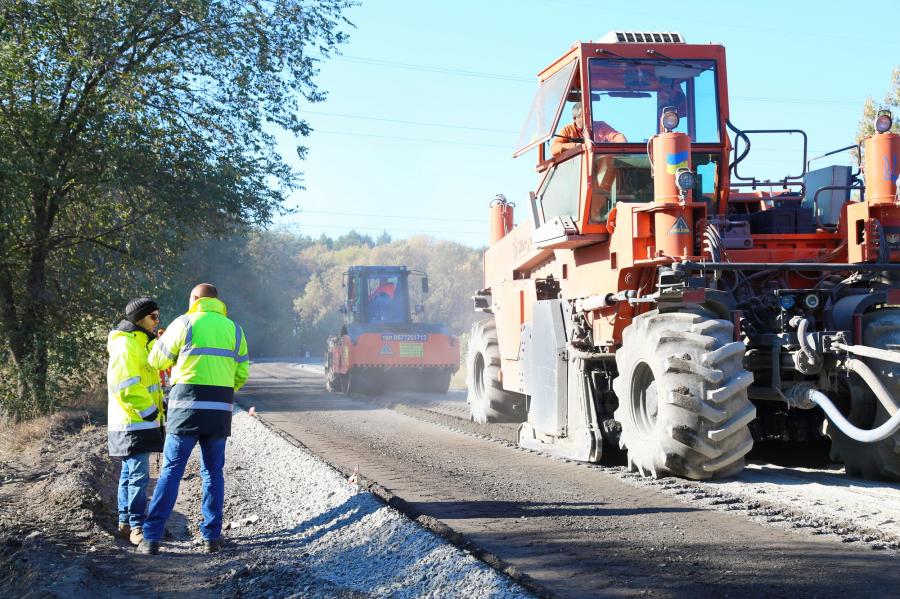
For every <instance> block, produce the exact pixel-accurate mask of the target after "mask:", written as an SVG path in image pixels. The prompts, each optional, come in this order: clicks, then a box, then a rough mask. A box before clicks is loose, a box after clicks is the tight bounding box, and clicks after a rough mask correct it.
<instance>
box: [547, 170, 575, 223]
mask: <svg viewBox="0 0 900 599" xmlns="http://www.w3.org/2000/svg"><path fill="white" fill-rule="evenodd" d="M580 175H581V156H577V157H573V158H571V159H569V160H566V161H565V162H561V163H559V164H558V165H556V166H555V167H554V168H553V169H552V170H551V171H550V172H549V173H548V174H547V177H546V178H545V179H544V182H543V184H542V185H541V188H540V189H539V190H538V199H539V200H540V205H541V210H542V212H543V214H544V222H546V221H548V220H550V219H551V218H553V217H554V216H571V217H572V218H573V219H574V220H576V221H577V220H579V217H578V192H579V191H580V183H581V181H580V179H581V177H580Z"/></svg>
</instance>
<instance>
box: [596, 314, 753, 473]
mask: <svg viewBox="0 0 900 599" xmlns="http://www.w3.org/2000/svg"><path fill="white" fill-rule="evenodd" d="M732 335H733V325H732V323H730V322H729V321H727V320H719V319H717V318H715V317H714V316H713V315H712V314H711V313H707V312H705V311H699V310H698V311H696V312H664V313H660V312H659V311H658V310H653V311H651V312H647V313H646V314H641V315H640V316H638V317H636V318H635V319H634V321H633V322H632V323H631V325H630V326H628V327H627V328H626V329H625V331H624V332H623V338H622V347H621V348H619V350H618V351H616V364H617V366H618V370H619V375H618V376H617V377H616V378H615V379H614V380H613V390H614V391H615V393H616V396H617V397H618V400H619V407H618V409H616V411H615V418H616V420H617V421H618V422H619V423H620V424H621V425H622V436H621V438H620V445H621V447H622V448H623V449H626V450H627V452H628V464H629V466H630V467H631V468H633V469H636V470H638V471H639V472H640V473H641V474H643V475H652V476H661V475H665V474H674V475H676V476H681V477H685V478H690V479H695V480H699V479H706V478H712V477H723V476H729V475H732V474H735V473H737V472H739V471H740V470H741V469H742V468H743V467H744V456H745V455H746V454H747V452H748V451H750V449H751V448H752V447H753V438H752V437H751V435H750V430H749V429H748V428H747V425H748V424H749V423H750V422H751V421H752V420H753V419H754V418H756V408H755V407H754V406H753V404H752V403H750V400H749V399H748V398H747V387H749V386H750V383H752V382H753V375H751V374H750V373H749V372H747V371H746V370H744V366H743V358H744V350H745V347H744V344H743V343H740V342H735V341H733V340H732V339H733V337H732Z"/></svg>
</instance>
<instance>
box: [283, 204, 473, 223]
mask: <svg viewBox="0 0 900 599" xmlns="http://www.w3.org/2000/svg"><path fill="white" fill-rule="evenodd" d="M300 214H329V215H332V216H362V217H366V218H400V219H406V220H434V221H443V222H451V223H482V224H485V223H487V219H486V218H440V217H434V216H408V215H400V214H365V213H362V212H332V211H330V210H304V209H303V208H301V209H300Z"/></svg>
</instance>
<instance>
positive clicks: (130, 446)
mask: <svg viewBox="0 0 900 599" xmlns="http://www.w3.org/2000/svg"><path fill="white" fill-rule="evenodd" d="M154 343H155V339H153V338H152V337H151V336H150V335H149V334H148V333H147V332H145V331H144V330H143V329H141V328H139V327H137V326H135V325H134V324H132V323H130V322H128V321H127V320H123V321H122V322H121V323H119V325H118V326H117V327H116V328H115V329H114V330H113V331H111V332H110V333H109V338H108V339H107V343H106V349H107V351H108V352H109V365H108V367H107V370H106V385H107V397H108V402H107V420H108V431H107V432H108V443H109V453H110V455H113V456H131V455H136V454H139V453H146V452H150V451H162V448H163V432H162V423H163V418H164V415H163V392H162V388H161V386H160V384H159V372H158V371H157V370H154V369H153V368H152V367H151V366H150V364H149V363H148V362H147V357H148V356H149V353H150V349H151V348H152V346H153V344H154Z"/></svg>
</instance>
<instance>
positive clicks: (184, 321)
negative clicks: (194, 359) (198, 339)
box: [177, 314, 194, 351]
mask: <svg viewBox="0 0 900 599" xmlns="http://www.w3.org/2000/svg"><path fill="white" fill-rule="evenodd" d="M177 322H180V323H181V325H182V326H183V327H184V346H182V348H181V349H182V351H183V350H185V349H190V348H191V343H192V342H193V341H194V330H193V329H192V328H191V319H190V317H189V316H188V315H187V314H184V315H182V316H180V317H179V318H178V321H177Z"/></svg>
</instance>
